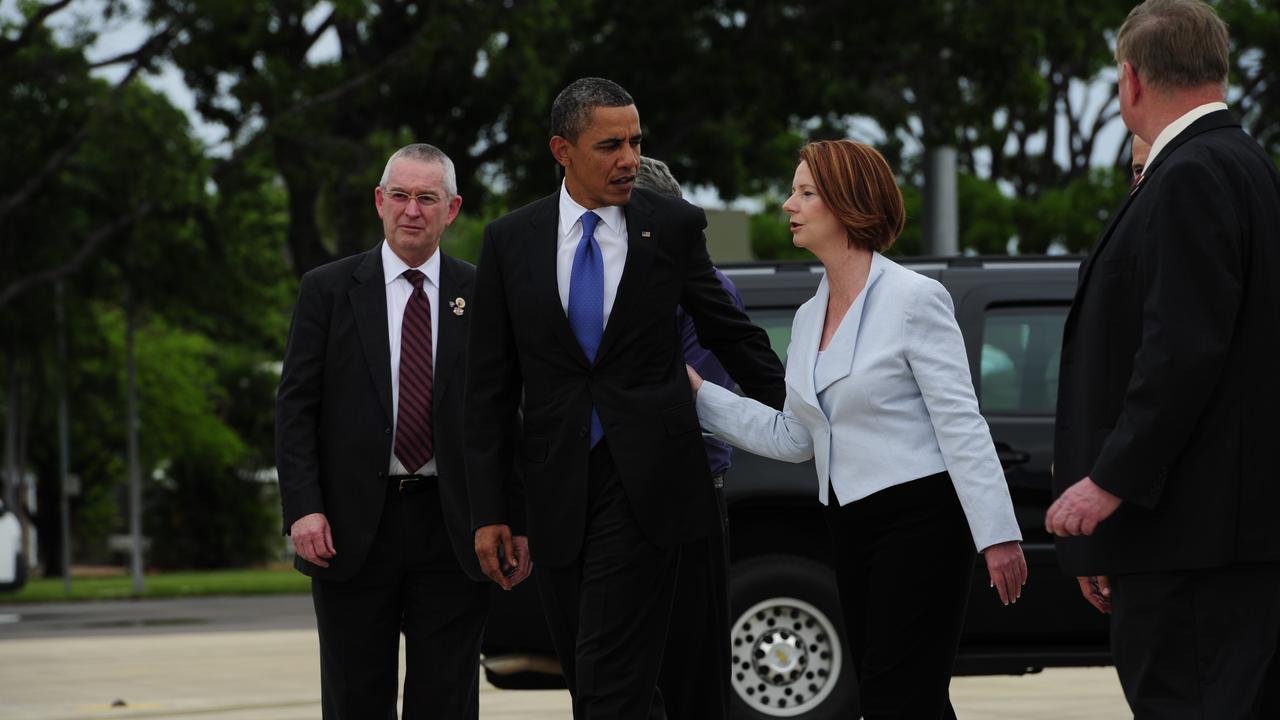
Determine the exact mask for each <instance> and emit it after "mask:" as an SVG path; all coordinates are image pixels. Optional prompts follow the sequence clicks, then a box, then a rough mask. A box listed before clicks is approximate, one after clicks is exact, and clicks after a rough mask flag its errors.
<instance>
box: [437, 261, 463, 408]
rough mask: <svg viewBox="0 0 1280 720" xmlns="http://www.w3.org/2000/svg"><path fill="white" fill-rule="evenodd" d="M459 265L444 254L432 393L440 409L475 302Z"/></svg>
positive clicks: (460, 352) (441, 268)
mask: <svg viewBox="0 0 1280 720" xmlns="http://www.w3.org/2000/svg"><path fill="white" fill-rule="evenodd" d="M457 263H458V261H457V260H454V259H453V258H451V257H449V256H448V255H445V254H444V253H441V254H440V307H439V308H438V309H437V312H436V316H437V317H438V318H439V319H438V320H437V321H436V322H437V324H438V325H439V327H438V328H437V329H436V330H437V332H438V333H439V334H440V335H439V337H438V338H437V339H436V362H435V368H434V371H435V374H434V392H433V393H432V402H433V404H434V405H435V406H436V408H437V409H438V408H439V407H440V398H441V397H443V396H444V394H445V391H446V390H448V388H449V384H450V382H451V381H452V380H453V377H454V375H455V369H456V367H457V364H458V358H460V357H462V355H463V350H464V349H465V344H466V337H465V331H466V327H467V325H466V323H467V319H466V304H467V302H468V301H469V300H470V299H471V282H470V280H469V279H467V278H464V277H462V276H461V273H460V272H458V268H457ZM458 299H461V300H462V305H460V306H457V309H455V302H456V301H457V300H458ZM459 310H460V311H461V312H459ZM436 417H439V415H438V414H437V415H436Z"/></svg>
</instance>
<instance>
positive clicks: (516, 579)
mask: <svg viewBox="0 0 1280 720" xmlns="http://www.w3.org/2000/svg"><path fill="white" fill-rule="evenodd" d="M511 543H512V544H513V545H514V546H515V549H516V561H515V563H514V564H513V563H503V565H505V567H503V568H502V573H503V575H504V576H505V577H506V578H507V580H509V581H510V582H511V587H515V586H517V585H519V584H520V583H522V582H524V581H525V580H528V579H529V574H530V573H532V572H533V559H532V558H531V557H530V555H529V538H528V537H527V536H525V535H516V536H514V537H512V538H511Z"/></svg>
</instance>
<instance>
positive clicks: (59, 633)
mask: <svg viewBox="0 0 1280 720" xmlns="http://www.w3.org/2000/svg"><path fill="white" fill-rule="evenodd" d="M315 627H316V619H315V615H314V614H313V612H312V609H311V596H310V595H264V596H261V597H211V598H186V599H175V600H110V601H104V602H66V603H42V604H37V605H26V604H8V605H6V604H3V603H0V640H9V639H14V638H41V637H78V638H84V637H100V636H104V635H148V634H173V633H200V632H226V631H252V630H315Z"/></svg>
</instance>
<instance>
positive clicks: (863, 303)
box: [697, 253, 1022, 549]
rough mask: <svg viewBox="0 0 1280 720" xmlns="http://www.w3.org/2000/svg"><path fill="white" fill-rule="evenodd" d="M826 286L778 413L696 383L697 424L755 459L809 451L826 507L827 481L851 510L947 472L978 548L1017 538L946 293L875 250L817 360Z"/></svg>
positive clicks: (813, 305) (797, 457) (795, 345)
mask: <svg viewBox="0 0 1280 720" xmlns="http://www.w3.org/2000/svg"><path fill="white" fill-rule="evenodd" d="M829 293H830V290H829V288H828V285H827V278H826V277H825V276H824V277H823V278H822V282H821V283H819V285H818V292H817V294H815V295H814V296H813V298H811V299H810V300H809V301H808V302H806V303H805V304H804V305H801V306H800V309H799V310H797V311H796V317H795V321H794V322H793V323H792V326H791V345H790V347H789V348H788V350H787V375H786V378H787V399H786V404H785V405H784V407H783V411H782V412H778V411H776V410H774V409H773V408H770V407H768V406H767V405H764V404H762V403H759V402H756V401H755V400H751V399H749V398H745V397H741V396H739V395H737V394H735V393H733V392H731V391H729V390H726V389H725V388H722V387H720V386H718V385H715V384H713V383H703V385H702V388H701V390H699V391H698V397H697V405H698V418H699V419H700V420H701V422H702V426H703V427H704V428H705V429H707V430H708V431H710V432H712V433H714V434H716V435H717V436H719V437H721V438H724V439H725V440H727V441H728V442H730V443H732V444H734V445H736V446H738V447H740V448H743V449H745V450H749V451H751V452H753V453H756V454H758V455H764V456H766V457H771V458H775V459H778V460H786V461H790V462H803V461H805V460H808V459H809V458H811V457H812V458H813V459H814V461H815V463H814V464H815V465H816V466H817V471H818V500H819V501H820V502H822V503H823V504H826V503H827V485H828V482H830V484H831V486H832V487H834V488H835V493H836V498H837V500H839V502H840V504H841V505H846V504H848V503H851V502H853V501H855V500H860V499H862V498H864V497H867V496H868V495H871V494H872V493H874V492H877V491H879V490H883V489H885V488H888V487H892V486H894V485H898V484H901V483H904V482H909V481H911V480H916V479H918V478H922V477H927V476H929V475H933V474H936V473H939V472H942V471H943V470H946V471H947V472H949V473H950V475H951V481H952V482H953V483H954V484H955V488H956V494H957V495H958V496H959V498H960V504H961V506H962V507H963V508H964V513H965V517H966V518H967V519H968V521H969V530H970V532H971V533H972V534H973V541H974V545H975V546H976V547H977V548H978V549H985V548H987V547H990V546H991V545H994V544H996V543H1001V542H1006V541H1009V540H1021V539H1022V533H1021V532H1020V531H1019V530H1018V522H1017V520H1016V519H1015V517H1014V513H1013V503H1012V501H1011V500H1010V499H1009V487H1008V485H1007V484H1006V482H1005V479H1004V471H1003V470H1002V469H1001V467H1000V461H999V459H998V458H997V457H996V451H995V447H994V445H993V444H992V442H991V432H990V430H989V429H988V428H987V423H986V421H985V420H984V419H983V418H982V414H981V413H979V412H978V401H977V398H976V397H975V396H974V392H973V383H972V381H971V380H970V375H969V363H968V360H967V358H966V355H965V348H964V338H963V336H961V334H960V326H959V325H958V324H957V323H956V318H955V309H954V307H953V306H952V302H951V295H950V294H949V293H947V291H946V289H945V288H943V287H942V285H941V284H940V283H938V282H937V281H936V280H933V279H931V278H927V277H925V276H923V275H920V274H919V273H916V272H914V271H912V270H908V269H906V268H904V267H902V266H900V265H898V264H897V263H895V262H893V261H892V260H889V259H888V258H886V257H884V256H883V255H881V254H880V253H873V255H872V260H871V273H870V275H869V276H868V277H867V284H866V287H864V288H863V290H862V292H861V293H859V295H858V297H857V299H855V300H854V302H853V306H852V307H850V308H849V311H848V312H847V313H846V314H845V316H844V319H843V320H842V321H841V322H840V327H839V328H838V329H837V330H836V333H835V336H834V337H832V339H831V342H830V344H829V345H828V347H827V349H826V351H825V352H824V353H823V357H822V360H821V363H818V343H819V342H820V341H821V338H822V323H823V318H824V317H825V315H826V308H827V297H828V294H829ZM815 367H816V372H815Z"/></svg>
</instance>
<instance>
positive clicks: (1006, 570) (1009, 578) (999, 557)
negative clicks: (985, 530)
mask: <svg viewBox="0 0 1280 720" xmlns="http://www.w3.org/2000/svg"><path fill="white" fill-rule="evenodd" d="M982 556H983V557H984V558H986V560H987V574H988V575H989V576H990V577H991V587H993V588H995V589H996V592H997V593H999V595H1000V602H1001V603H1003V604H1005V605H1008V604H1009V603H1015V602H1018V598H1020V597H1022V586H1023V585H1026V584H1027V559H1026V558H1025V557H1023V556H1022V544H1021V543H1019V542H1018V541H1017V540H1010V541H1009V542H1002V543H997V544H995V545H992V546H991V547H989V548H987V549H986V550H983V551H982Z"/></svg>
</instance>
